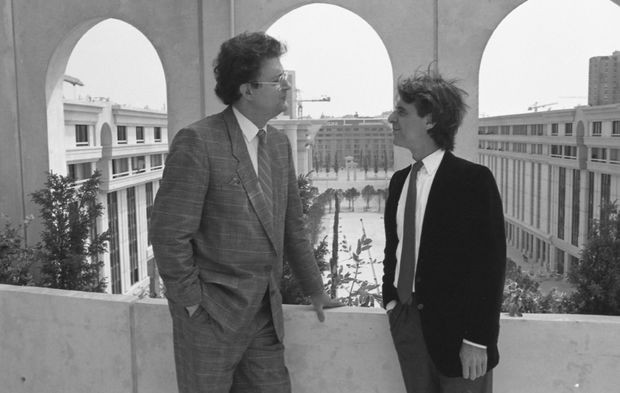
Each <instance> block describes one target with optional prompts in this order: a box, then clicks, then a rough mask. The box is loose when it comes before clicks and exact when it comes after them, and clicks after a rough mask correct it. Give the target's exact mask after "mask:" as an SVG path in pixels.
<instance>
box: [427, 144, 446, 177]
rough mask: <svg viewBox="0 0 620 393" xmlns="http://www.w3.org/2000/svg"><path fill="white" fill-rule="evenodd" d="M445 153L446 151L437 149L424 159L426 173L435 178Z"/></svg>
mask: <svg viewBox="0 0 620 393" xmlns="http://www.w3.org/2000/svg"><path fill="white" fill-rule="evenodd" d="M445 153H446V151H445V150H443V149H437V150H435V151H434V152H432V153H431V154H429V155H428V156H426V157H424V158H423V159H422V163H423V164H424V170H426V173H428V174H429V175H431V176H433V175H434V174H435V172H437V168H439V164H441V160H442V159H443V156H444V154H445Z"/></svg>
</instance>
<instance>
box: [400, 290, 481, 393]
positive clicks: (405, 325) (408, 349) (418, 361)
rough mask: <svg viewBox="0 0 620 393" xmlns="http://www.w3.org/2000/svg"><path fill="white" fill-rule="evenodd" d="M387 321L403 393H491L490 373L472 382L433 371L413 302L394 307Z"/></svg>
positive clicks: (432, 363)
mask: <svg viewBox="0 0 620 393" xmlns="http://www.w3.org/2000/svg"><path fill="white" fill-rule="evenodd" d="M414 296H415V295H414ZM414 299H415V297H414ZM388 319H389V321H390V331H391V333H392V339H393V341H394V346H395V347H396V353H397V354H398V360H399V362H400V369H401V372H402V374H403V380H404V382H405V388H406V389H407V393H492V392H493V372H492V371H488V372H487V373H486V374H485V375H484V376H482V377H480V378H478V379H476V380H474V381H472V380H469V379H464V378H460V377H459V378H451V377H446V376H444V375H442V374H441V373H440V372H439V371H438V370H437V368H436V367H435V364H434V362H433V360H432V359H431V357H430V355H429V353H428V349H427V348H426V343H425V341H424V335H423V333H422V324H421V322H420V312H419V311H418V309H417V306H416V302H415V300H414V301H413V302H412V303H411V304H410V305H403V304H401V303H398V304H397V305H396V307H394V308H393V309H392V310H391V311H389V312H388Z"/></svg>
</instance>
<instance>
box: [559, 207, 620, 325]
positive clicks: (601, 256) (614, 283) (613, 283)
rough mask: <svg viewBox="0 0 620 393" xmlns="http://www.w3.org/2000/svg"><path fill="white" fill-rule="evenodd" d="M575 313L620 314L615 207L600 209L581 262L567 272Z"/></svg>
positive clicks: (619, 232)
mask: <svg viewBox="0 0 620 393" xmlns="http://www.w3.org/2000/svg"><path fill="white" fill-rule="evenodd" d="M568 277H569V281H570V282H572V283H573V284H575V289H576V292H575V294H574V295H573V300H574V301H575V302H576V304H577V309H578V312H579V313H583V314H600V315H620V217H619V216H618V210H617V207H616V205H615V204H613V203H611V204H607V205H605V206H603V208H602V209H601V219H600V220H598V221H594V223H593V225H592V231H591V236H590V238H589V239H588V241H587V243H586V246H585V248H584V249H583V251H582V254H581V259H580V260H579V262H577V263H576V264H575V265H574V266H573V267H572V268H571V270H570V271H569V275H568Z"/></svg>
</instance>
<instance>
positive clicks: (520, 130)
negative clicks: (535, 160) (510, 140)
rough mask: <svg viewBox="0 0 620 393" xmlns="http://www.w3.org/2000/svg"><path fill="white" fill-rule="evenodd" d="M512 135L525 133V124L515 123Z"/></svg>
mask: <svg viewBox="0 0 620 393" xmlns="http://www.w3.org/2000/svg"><path fill="white" fill-rule="evenodd" d="M512 135H527V125H525V124H517V125H514V126H513V127H512Z"/></svg>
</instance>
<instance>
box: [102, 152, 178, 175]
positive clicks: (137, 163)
mask: <svg viewBox="0 0 620 393" xmlns="http://www.w3.org/2000/svg"><path fill="white" fill-rule="evenodd" d="M165 156H166V155H165V154H151V155H149V156H148V157H149V160H150V170H152V171H154V170H159V169H161V168H162V167H163V163H164V161H165ZM146 157H147V156H135V157H123V158H115V159H113V160H112V178H113V179H115V178H118V177H123V176H129V175H135V174H138V173H143V172H146V169H147V168H146ZM130 164H131V166H130Z"/></svg>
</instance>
